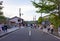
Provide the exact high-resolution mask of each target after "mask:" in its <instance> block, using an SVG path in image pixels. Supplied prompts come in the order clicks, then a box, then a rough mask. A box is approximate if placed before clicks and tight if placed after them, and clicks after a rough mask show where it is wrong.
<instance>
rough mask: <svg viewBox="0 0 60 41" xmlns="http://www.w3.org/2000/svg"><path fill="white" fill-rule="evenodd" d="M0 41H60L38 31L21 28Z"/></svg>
mask: <svg viewBox="0 0 60 41" xmlns="http://www.w3.org/2000/svg"><path fill="white" fill-rule="evenodd" d="M0 41H60V40H59V39H57V38H55V37H53V36H51V35H49V34H47V33H45V32H42V31H40V30H38V29H31V28H21V29H19V30H17V31H15V32H12V33H10V34H8V35H6V36H4V37H2V38H0Z"/></svg>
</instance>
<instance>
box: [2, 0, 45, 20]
mask: <svg viewBox="0 0 60 41" xmlns="http://www.w3.org/2000/svg"><path fill="white" fill-rule="evenodd" d="M1 1H3V6H4V8H3V12H4V16H6V17H9V18H12V17H14V16H18V17H19V8H21V13H22V14H23V15H22V16H21V18H23V19H24V20H25V21H32V20H33V17H35V16H36V20H38V18H39V17H40V16H41V14H39V13H36V8H35V7H34V6H33V4H32V2H31V1H32V0H1ZM37 1H38V0H37ZM44 15H45V14H43V16H44Z"/></svg>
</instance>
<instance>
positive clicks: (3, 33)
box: [0, 27, 19, 37]
mask: <svg viewBox="0 0 60 41" xmlns="http://www.w3.org/2000/svg"><path fill="white" fill-rule="evenodd" d="M18 29H19V27H13V28H11V29H8V30H7V32H4V31H0V37H2V36H4V35H6V34H9V33H10V32H13V31H15V30H18Z"/></svg>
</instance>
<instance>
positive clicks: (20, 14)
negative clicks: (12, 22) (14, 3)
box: [19, 8, 23, 18]
mask: <svg viewBox="0 0 60 41" xmlns="http://www.w3.org/2000/svg"><path fill="white" fill-rule="evenodd" d="M22 15H23V14H22V13H21V8H19V17H20V18H21V16H22Z"/></svg>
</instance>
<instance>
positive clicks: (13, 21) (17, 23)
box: [9, 16, 24, 26]
mask: <svg viewBox="0 0 60 41" xmlns="http://www.w3.org/2000/svg"><path fill="white" fill-rule="evenodd" d="M23 22H24V20H23V19H22V18H19V17H17V16H15V17H13V18H10V19H9V25H11V26H21V25H22V24H23Z"/></svg>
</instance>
